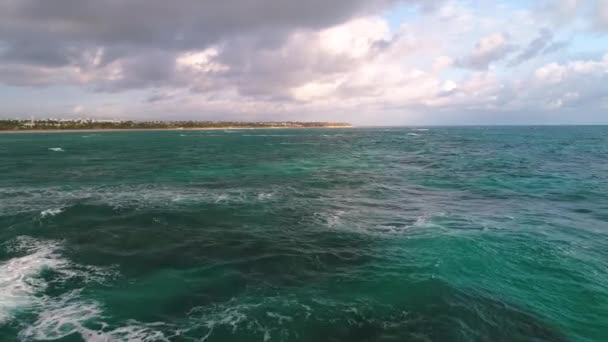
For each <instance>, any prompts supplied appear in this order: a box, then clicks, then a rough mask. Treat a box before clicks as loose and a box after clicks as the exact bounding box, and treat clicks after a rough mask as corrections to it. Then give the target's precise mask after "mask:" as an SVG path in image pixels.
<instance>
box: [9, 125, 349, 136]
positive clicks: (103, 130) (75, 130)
mask: <svg viewBox="0 0 608 342" xmlns="http://www.w3.org/2000/svg"><path fill="white" fill-rule="evenodd" d="M323 128H330V129H337V128H353V126H323V127H200V128H90V129H87V128H83V129H27V130H26V129H24V130H4V131H2V130H0V134H19V133H23V134H29V133H99V132H138V131H141V132H154V131H179V132H182V131H222V130H261V129H323Z"/></svg>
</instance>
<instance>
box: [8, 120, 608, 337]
mask: <svg viewBox="0 0 608 342" xmlns="http://www.w3.org/2000/svg"><path fill="white" fill-rule="evenodd" d="M40 340H44V341H95V342H97V341H208V342H212V341H260V342H262V341H263V342H268V341H271V342H273V341H348V342H357V341H607V340H608V127H600V126H596V127H591V126H589V127H428V128H354V129H302V130H299V129H285V130H279V129H272V130H226V131H221V130H219V131H217V130H216V131H154V132H73V133H38V134H0V341H7V342H9V341H40Z"/></svg>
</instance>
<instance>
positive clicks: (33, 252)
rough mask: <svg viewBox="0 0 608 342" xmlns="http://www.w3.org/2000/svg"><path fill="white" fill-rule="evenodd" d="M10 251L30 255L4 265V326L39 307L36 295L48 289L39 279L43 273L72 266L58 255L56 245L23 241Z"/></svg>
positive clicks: (0, 293) (0, 283) (0, 301)
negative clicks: (17, 314)
mask: <svg viewBox="0 0 608 342" xmlns="http://www.w3.org/2000/svg"><path fill="white" fill-rule="evenodd" d="M9 249H10V250H15V251H22V252H26V253H29V254H27V255H25V256H22V257H16V258H13V259H10V260H8V261H6V262H4V263H2V264H0V323H3V322H6V321H7V320H9V319H10V318H12V316H13V314H14V313H15V311H17V310H19V309H23V308H28V307H32V306H35V305H37V304H38V303H37V297H36V296H35V294H36V293H37V292H39V291H42V290H44V289H45V288H46V285H47V284H46V283H45V282H44V281H42V280H41V279H38V278H37V277H38V276H39V275H40V273H41V272H42V271H44V270H45V269H55V270H59V269H62V268H65V267H66V265H67V264H68V262H67V260H65V259H63V258H61V256H60V255H59V254H58V252H57V251H58V249H59V245H58V244H57V243H55V242H48V241H47V242H43V241H38V240H35V239H32V238H28V237H19V238H17V239H16V240H15V241H14V242H13V244H12V245H10V246H9Z"/></svg>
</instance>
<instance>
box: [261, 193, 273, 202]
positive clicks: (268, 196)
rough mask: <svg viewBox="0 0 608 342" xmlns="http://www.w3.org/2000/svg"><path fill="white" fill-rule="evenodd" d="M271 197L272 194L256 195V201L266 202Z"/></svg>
mask: <svg viewBox="0 0 608 342" xmlns="http://www.w3.org/2000/svg"><path fill="white" fill-rule="evenodd" d="M273 196H274V194H273V193H269V192H261V193H259V194H258V200H260V201H264V200H268V199H271V198H272V197H273Z"/></svg>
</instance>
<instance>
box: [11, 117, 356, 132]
mask: <svg viewBox="0 0 608 342" xmlns="http://www.w3.org/2000/svg"><path fill="white" fill-rule="evenodd" d="M323 127H351V125H350V124H348V123H342V122H291V121H287V122H234V121H221V122H218V121H116V120H90V119H86V120H63V119H41V120H19V119H15V120H0V131H29V130H41V131H42V130H81V129H82V130H87V129H99V130H104V129H125V130H128V129H222V128H323Z"/></svg>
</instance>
